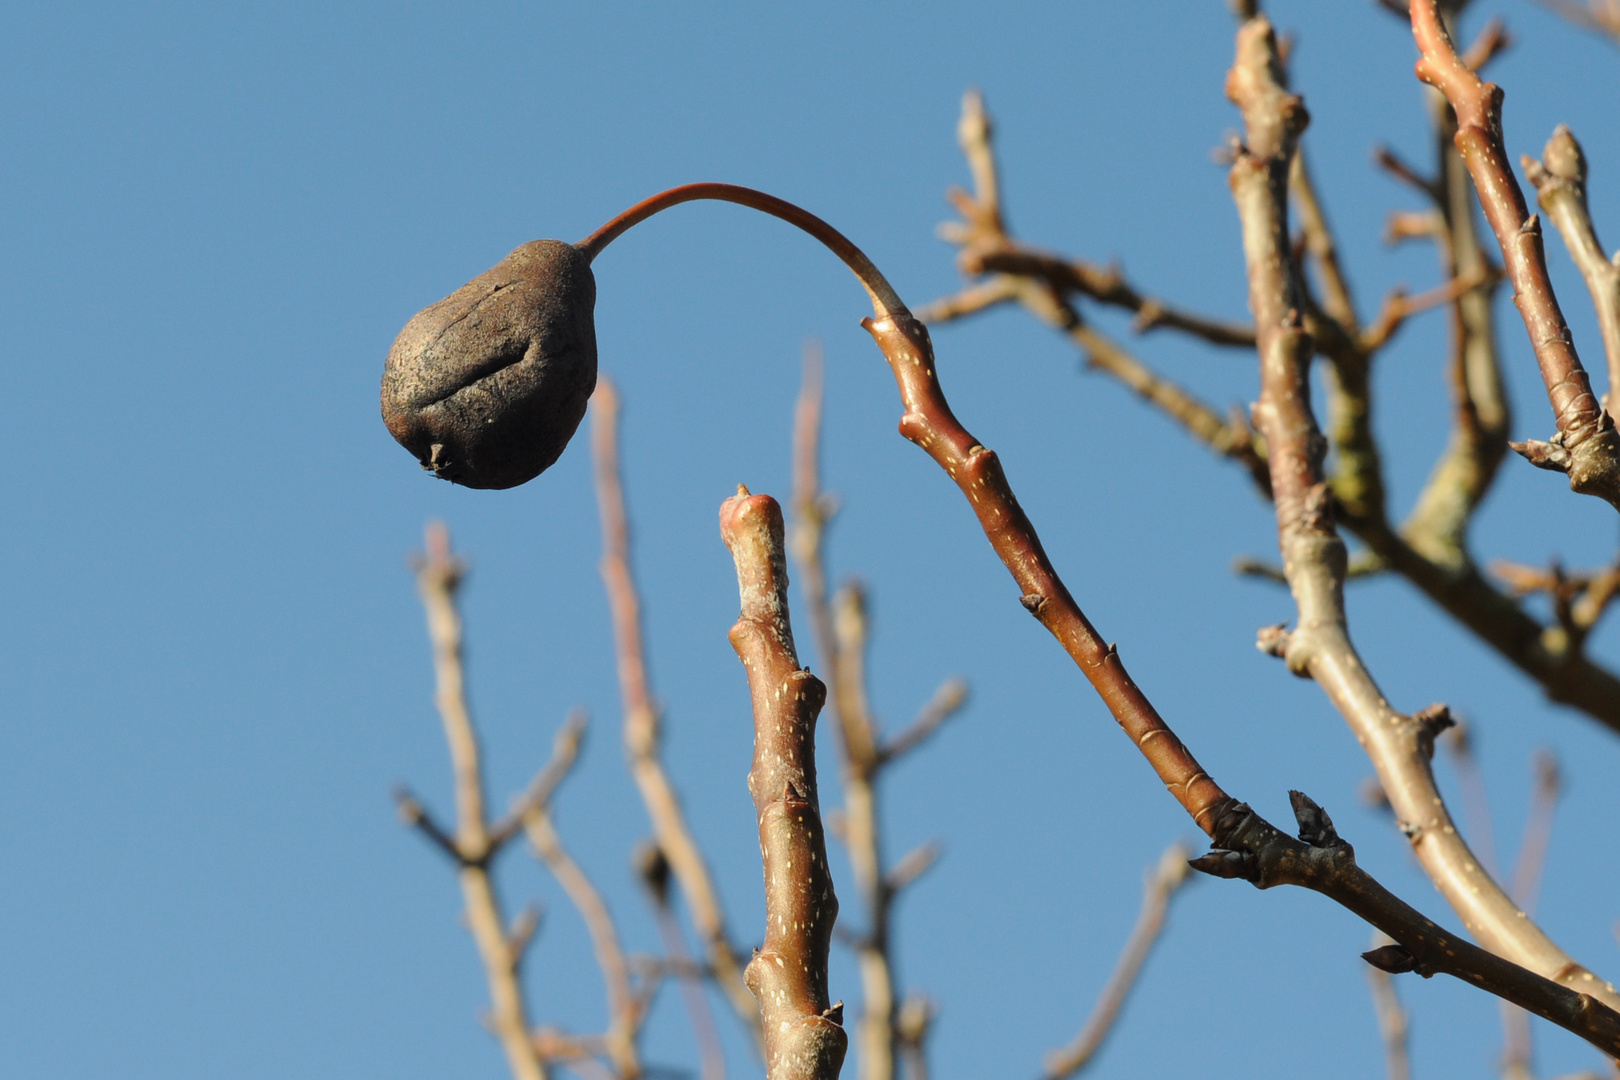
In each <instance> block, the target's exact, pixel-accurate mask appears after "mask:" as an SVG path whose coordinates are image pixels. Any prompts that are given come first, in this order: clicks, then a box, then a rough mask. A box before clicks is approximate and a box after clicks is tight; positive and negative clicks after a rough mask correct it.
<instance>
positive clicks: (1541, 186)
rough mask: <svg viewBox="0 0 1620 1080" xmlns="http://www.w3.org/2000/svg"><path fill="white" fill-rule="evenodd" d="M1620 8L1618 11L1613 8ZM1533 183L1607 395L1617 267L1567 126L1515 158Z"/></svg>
mask: <svg viewBox="0 0 1620 1080" xmlns="http://www.w3.org/2000/svg"><path fill="white" fill-rule="evenodd" d="M1617 10H1620V8H1617ZM1520 161H1521V163H1522V164H1523V166H1524V171H1525V175H1526V176H1528V177H1529V178H1530V183H1532V184H1533V185H1535V189H1536V202H1537V203H1538V204H1539V205H1540V206H1541V209H1542V210H1543V211H1545V212H1546V214H1547V216H1548V217H1549V218H1551V219H1552V223H1553V225H1554V226H1556V227H1557V229H1558V234H1559V235H1560V236H1562V237H1563V238H1564V246H1565V247H1566V248H1568V249H1569V254H1570V257H1571V258H1573V259H1574V260H1575V265H1576V266H1577V267H1578V268H1579V269H1580V271H1581V277H1582V278H1583V279H1584V280H1585V281H1586V288H1587V290H1588V291H1589V292H1590V293H1591V294H1592V306H1593V307H1595V308H1596V309H1597V317H1598V328H1599V330H1600V331H1601V332H1602V335H1603V351H1604V353H1605V354H1606V355H1607V357H1608V360H1609V396H1610V397H1612V396H1614V393H1615V389H1616V388H1617V387H1620V266H1616V265H1615V264H1614V263H1613V262H1611V261H1610V260H1609V258H1608V256H1606V255H1605V254H1604V253H1603V245H1602V244H1600V243H1599V242H1598V238H1597V229H1596V228H1595V227H1594V226H1593V224H1592V213H1591V211H1590V210H1589V209H1588V208H1587V205H1586V155H1585V154H1584V153H1582V151H1581V144H1580V143H1578V142H1576V141H1575V136H1574V135H1572V134H1571V133H1570V130H1569V128H1567V127H1565V126H1564V125H1562V124H1559V125H1558V127H1557V129H1555V130H1554V131H1553V134H1552V138H1551V139H1549V140H1547V148H1546V149H1545V150H1543V151H1542V154H1541V160H1540V161H1536V160H1535V159H1533V158H1531V157H1529V156H1526V157H1523V158H1521V159H1520Z"/></svg>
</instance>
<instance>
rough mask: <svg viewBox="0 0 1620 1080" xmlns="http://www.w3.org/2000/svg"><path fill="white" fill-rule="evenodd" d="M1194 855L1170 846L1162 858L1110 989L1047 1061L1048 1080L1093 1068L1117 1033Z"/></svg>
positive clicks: (1146, 888) (1179, 845)
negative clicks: (1077, 1031)
mask: <svg viewBox="0 0 1620 1080" xmlns="http://www.w3.org/2000/svg"><path fill="white" fill-rule="evenodd" d="M1191 855H1192V852H1191V851H1189V850H1187V846H1186V845H1185V844H1182V843H1179V842H1178V843H1175V844H1171V845H1170V847H1169V848H1168V849H1166V851H1165V853H1164V854H1163V855H1162V856H1161V857H1160V858H1159V863H1158V865H1157V866H1156V867H1154V868H1153V870H1152V871H1151V872H1150V873H1149V874H1148V876H1147V881H1146V883H1145V886H1144V888H1143V895H1142V912H1141V914H1140V915H1138V916H1137V919H1136V926H1135V928H1134V929H1132V930H1131V936H1130V937H1129V938H1128V939H1127V940H1126V942H1125V950H1124V952H1122V953H1121V954H1120V957H1119V963H1117V964H1115V965H1114V973H1113V974H1112V975H1110V976H1109V977H1108V983H1107V985H1105V986H1104V987H1103V991H1102V994H1101V996H1100V997H1098V999H1097V1004H1096V1005H1095V1006H1094V1007H1093V1008H1092V1011H1091V1016H1090V1017H1088V1018H1087V1020H1086V1023H1085V1026H1084V1027H1082V1028H1081V1029H1080V1034H1079V1035H1077V1036H1075V1039H1074V1041H1073V1042H1071V1043H1070V1044H1069V1045H1068V1046H1065V1047H1064V1048H1063V1049H1061V1050H1056V1051H1053V1052H1052V1053H1051V1054H1048V1055H1047V1057H1046V1074H1045V1075H1046V1078H1047V1080H1066V1078H1067V1077H1070V1076H1073V1075H1074V1074H1075V1073H1078V1072H1080V1071H1081V1070H1082V1069H1084V1068H1085V1067H1086V1066H1087V1065H1089V1064H1090V1063H1091V1060H1092V1058H1094V1057H1095V1056H1096V1054H1097V1051H1098V1050H1100V1049H1102V1044H1103V1040H1104V1039H1106V1038H1107V1037H1108V1033H1109V1032H1110V1031H1112V1030H1113V1029H1114V1022H1115V1021H1116V1020H1117V1019H1118V1018H1119V1012H1120V1009H1121V1008H1123V1007H1124V1005H1125V999H1126V998H1127V997H1129V996H1130V993H1131V989H1132V988H1133V987H1134V986H1135V985H1136V979H1137V976H1138V975H1140V974H1141V972H1142V965H1143V964H1144V963H1145V962H1146V961H1147V958H1148V954H1149V953H1151V952H1152V951H1153V946H1154V944H1155V943H1156V942H1157V941H1158V940H1159V934H1160V932H1161V931H1162V930H1163V929H1164V917H1165V915H1166V913H1168V912H1169V910H1170V900H1171V898H1172V897H1173V896H1175V894H1176V892H1177V891H1178V890H1179V889H1180V888H1181V886H1182V885H1184V884H1185V883H1186V881H1187V877H1188V874H1187V871H1188V865H1187V861H1188V859H1189V858H1190V857H1191Z"/></svg>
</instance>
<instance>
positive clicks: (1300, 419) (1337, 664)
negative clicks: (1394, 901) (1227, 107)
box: [1227, 18, 1620, 1008]
mask: <svg viewBox="0 0 1620 1080" xmlns="http://www.w3.org/2000/svg"><path fill="white" fill-rule="evenodd" d="M1276 67H1277V57H1276V43H1275V38H1274V37H1273V35H1272V32H1271V26H1270V24H1269V23H1268V22H1266V21H1265V20H1264V19H1263V18H1262V19H1255V20H1252V21H1251V22H1250V23H1249V24H1248V25H1247V26H1245V27H1244V28H1243V29H1242V30H1241V31H1239V34H1238V46H1237V59H1236V61H1235V63H1234V65H1233V67H1232V70H1231V73H1230V74H1229V75H1228V77H1227V96H1228V97H1230V98H1231V99H1232V100H1233V101H1234V102H1235V103H1236V104H1237V105H1238V106H1239V107H1240V108H1241V109H1242V111H1243V118H1244V124H1245V128H1246V131H1247V146H1245V147H1244V148H1242V150H1241V151H1240V152H1239V154H1238V155H1237V159H1236V161H1235V162H1234V163H1233V166H1232V174H1231V183H1232V191H1233V197H1234V199H1235V201H1236V203H1237V207H1238V212H1239V216H1240V218H1241V219H1242V222H1243V246H1244V253H1245V256H1246V261H1247V264H1248V268H1249V303H1250V307H1251V309H1252V310H1253V311H1254V313H1255V325H1256V326H1257V327H1259V331H1260V345H1259V353H1260V385H1261V390H1260V402H1259V404H1258V406H1257V407H1256V409H1255V419H1256V425H1257V426H1258V427H1259V428H1260V430H1261V432H1262V434H1264V436H1265V438H1266V445H1267V447H1268V448H1269V451H1270V459H1269V460H1270V465H1271V477H1272V490H1273V493H1274V501H1275V503H1276V508H1277V531H1278V545H1279V548H1280V549H1281V551H1282V554H1283V564H1284V566H1285V568H1286V569H1287V572H1288V579H1289V585H1290V587H1291V589H1292V590H1293V593H1294V600H1295V604H1296V606H1297V608H1298V615H1299V620H1298V628H1297V629H1295V630H1294V631H1293V632H1292V633H1291V634H1289V635H1288V638H1287V645H1286V648H1285V649H1284V650H1283V657H1284V659H1285V660H1286V662H1287V664H1288V667H1289V670H1290V671H1292V672H1294V673H1295V674H1299V675H1308V676H1309V677H1311V678H1313V679H1314V680H1315V681H1316V682H1317V684H1318V685H1319V686H1321V687H1322V689H1323V691H1324V692H1325V693H1326V694H1327V695H1328V698H1329V699H1330V700H1331V701H1332V702H1333V704H1334V706H1335V707H1336V708H1337V709H1338V710H1339V712H1340V714H1341V715H1342V716H1343V717H1344V718H1345V720H1346V722H1347V723H1348V724H1349V725H1350V727H1351V729H1352V731H1354V732H1355V734H1356V736H1357V739H1358V740H1359V741H1360V742H1361V744H1362V746H1363V748H1364V749H1365V750H1366V751H1367V754H1368V756H1369V757H1370V758H1371V759H1372V762H1373V765H1374V767H1375V768H1376V769H1377V771H1378V776H1379V780H1380V781H1381V782H1382V783H1383V785H1384V790H1385V791H1386V792H1388V793H1389V797H1390V803H1391V805H1392V806H1393V807H1394V808H1395V812H1396V815H1397V816H1398V817H1399V818H1400V820H1401V821H1402V822H1404V828H1405V829H1406V830H1407V834H1408V837H1409V838H1410V839H1411V842H1412V845H1413V848H1414V850H1415V852H1416V854H1417V857H1418V861H1419V863H1420V864H1421V865H1422V866H1423V869H1424V871H1425V872H1426V873H1427V874H1428V875H1429V877H1430V879H1431V880H1432V881H1434V883H1435V885H1436V886H1437V887H1438V888H1439V890H1440V892H1441V894H1442V895H1443V896H1445V898H1446V900H1447V901H1448V902H1449V903H1450V904H1451V906H1452V908H1453V909H1454V910H1455V911H1456V912H1457V913H1458V915H1459V916H1461V918H1462V920H1463V923H1464V925H1465V926H1466V927H1467V928H1468V930H1469V931H1470V932H1471V933H1472V934H1474V936H1475V937H1476V938H1477V939H1478V940H1479V941H1480V942H1481V943H1482V944H1484V945H1485V947H1486V948H1489V949H1491V950H1493V951H1495V952H1497V953H1498V954H1500V955H1502V956H1504V957H1507V958H1509V959H1511V960H1512V961H1514V962H1515V963H1518V964H1522V965H1523V966H1524V967H1526V968H1529V969H1530V970H1532V971H1535V972H1537V973H1539V974H1541V975H1542V976H1544V977H1546V978H1551V979H1556V980H1558V981H1559V982H1561V983H1565V984H1567V985H1571V986H1576V987H1579V988H1580V989H1581V990H1582V991H1585V992H1587V993H1589V994H1591V995H1593V996H1594V997H1596V998H1598V999H1601V1000H1602V1001H1603V1002H1604V1003H1605V1004H1607V1005H1609V1006H1610V1007H1611V1008H1612V1007H1614V1006H1616V1005H1620V994H1616V993H1615V991H1614V989H1613V988H1612V987H1610V986H1609V985H1608V984H1606V983H1603V982H1602V981H1601V980H1599V979H1597V978H1596V977H1595V976H1594V975H1592V973H1591V972H1589V971H1587V970H1586V969H1585V968H1583V967H1581V966H1580V965H1579V964H1577V963H1576V962H1575V961H1574V960H1572V959H1571V958H1570V957H1569V955H1568V954H1567V953H1565V952H1564V951H1563V950H1562V949H1560V948H1558V946H1557V945H1555V944H1554V943H1553V942H1552V941H1551V940H1550V939H1549V938H1548V937H1547V936H1546V935H1545V934H1544V933H1543V932H1542V931H1541V929H1540V928H1539V927H1537V926H1536V925H1535V923H1533V922H1532V921H1531V920H1530V919H1528V918H1526V917H1525V916H1524V913H1523V912H1521V911H1520V910H1519V908H1518V905H1516V904H1514V903H1513V901H1512V900H1511V899H1510V898H1509V897H1508V896H1507V894H1506V893H1504V892H1503V891H1502V889H1501V888H1500V887H1499V886H1498V885H1497V884H1496V883H1495V882H1494V881H1492V880H1491V878H1490V876H1489V875H1488V874H1486V873H1484V872H1483V871H1482V870H1481V868H1480V866H1479V862H1478V860H1477V859H1476V858H1475V857H1474V855H1473V854H1472V852H1470V851H1469V850H1468V846H1467V844H1466V842H1465V841H1464V840H1463V839H1462V837H1461V836H1460V835H1459V834H1458V833H1457V830H1456V828H1455V827H1454V826H1453V825H1452V823H1451V819H1450V815H1449V814H1448V813H1447V811H1446V808H1445V804H1444V802H1443V801H1442V800H1441V798H1440V794H1439V791H1438V789H1437V788H1436V786H1435V783H1434V776H1433V772H1432V770H1431V767H1430V758H1432V756H1433V737H1434V733H1435V731H1436V730H1438V729H1439V727H1440V726H1441V724H1442V713H1440V712H1438V711H1433V710H1431V711H1429V712H1427V713H1419V714H1417V715H1413V716H1403V715H1401V714H1399V713H1397V712H1395V710H1394V709H1393V708H1392V707H1391V706H1390V704H1389V702H1388V701H1387V700H1386V699H1385V697H1384V695H1383V693H1382V691H1380V690H1379V688H1378V686H1377V684H1376V683H1375V682H1374V681H1373V679H1372V676H1371V675H1370V674H1369V672H1368V669H1367V665H1366V664H1365V662H1364V661H1363V660H1362V659H1361V657H1360V656H1359V655H1358V654H1357V652H1356V649H1355V646H1354V645H1352V644H1351V642H1350V637H1349V633H1348V629H1347V620H1346V616H1345V610H1344V572H1345V564H1346V561H1347V557H1346V552H1345V546H1344V541H1343V540H1342V539H1341V538H1340V537H1339V535H1338V531H1337V529H1336V528H1335V525H1334V520H1333V506H1332V501H1331V500H1330V498H1329V496H1328V489H1327V485H1326V483H1325V481H1324V479H1323V473H1322V451H1323V440H1322V437H1321V435H1320V433H1319V432H1318V430H1317V427H1316V420H1315V417H1314V416H1313V415H1312V413H1311V411H1310V385H1309V378H1308V372H1309V364H1310V359H1311V354H1312V351H1313V346H1312V343H1311V341H1310V338H1309V335H1308V334H1306V333H1305V331H1304V329H1303V327H1302V325H1301V318H1300V314H1299V312H1300V304H1299V300H1298V298H1297V295H1296V293H1295V279H1294V276H1293V275H1292V274H1291V273H1290V272H1289V269H1288V268H1289V260H1290V252H1289V248H1288V242H1287V236H1288V233H1287V217H1286V215H1287V176H1288V161H1289V157H1290V156H1291V154H1292V152H1293V149H1294V146H1295V144H1296V142H1297V140H1298V137H1299V134H1300V132H1302V131H1303V130H1304V127H1305V124H1306V123H1307V121H1308V117H1307V114H1306V113H1305V108H1304V104H1303V103H1302V102H1301V101H1300V99H1299V98H1298V97H1295V96H1293V95H1291V94H1288V93H1287V92H1286V91H1285V90H1283V88H1282V87H1281V85H1280V81H1279V80H1278V79H1277V77H1276ZM1469 77H1470V78H1472V75H1470V76H1469ZM1444 720H1445V721H1446V722H1449V717H1444ZM1396 936H1397V937H1398V935H1396ZM1402 940H1403V941H1404V939H1402Z"/></svg>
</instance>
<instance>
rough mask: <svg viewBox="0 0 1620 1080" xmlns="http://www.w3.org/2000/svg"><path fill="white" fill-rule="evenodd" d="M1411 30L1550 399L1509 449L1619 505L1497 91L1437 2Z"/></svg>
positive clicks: (1617, 455)
mask: <svg viewBox="0 0 1620 1080" xmlns="http://www.w3.org/2000/svg"><path fill="white" fill-rule="evenodd" d="M1412 33H1413V36H1414V37H1415V38H1416V39H1417V43H1418V49H1419V51H1420V52H1421V53H1422V58H1421V59H1420V60H1419V61H1418V65H1417V75H1418V78H1420V79H1422V80H1423V81H1424V82H1427V83H1429V84H1430V85H1432V86H1434V87H1436V88H1437V89H1439V90H1440V92H1441V93H1443V94H1445V96H1446V100H1447V101H1449V102H1450V103H1451V107H1452V109H1453V110H1454V111H1455V112H1456V114H1457V137H1456V142H1457V148H1458V150H1459V151H1461V152H1462V156H1463V161H1464V162H1465V163H1466V164H1467V165H1468V171H1469V173H1470V174H1471V175H1472V176H1473V179H1474V186H1475V188H1476V189H1477V190H1478V191H1479V193H1480V205H1481V206H1482V207H1483V209H1484V211H1485V217H1486V219H1487V220H1488V221H1489V222H1490V224H1491V228H1492V230H1493V231H1494V232H1495V233H1496V238H1497V241H1498V242H1499V243H1500V244H1501V247H1502V258H1503V267H1504V271H1505V273H1506V274H1507V277H1508V280H1509V281H1510V282H1511V283H1512V285H1513V290H1514V296H1515V304H1516V305H1517V307H1518V309H1519V314H1520V315H1521V316H1523V318H1524V324H1525V329H1526V331H1527V332H1528V333H1529V336H1530V345H1531V348H1532V349H1533V350H1534V351H1535V354H1536V363H1537V365H1538V366H1539V367H1540V369H1541V377H1542V381H1543V382H1544V383H1545V384H1546V387H1547V397H1548V400H1549V401H1550V402H1551V404H1552V409H1553V416H1554V419H1555V422H1556V425H1557V433H1556V434H1555V435H1554V436H1553V438H1552V440H1551V441H1549V442H1545V443H1543V442H1536V441H1530V442H1527V443H1521V444H1516V445H1515V447H1514V448H1515V449H1516V450H1518V451H1519V453H1521V454H1522V455H1524V456H1525V457H1526V458H1527V459H1528V460H1529V461H1530V462H1531V463H1532V464H1534V465H1538V466H1540V467H1543V468H1548V469H1554V470H1556V471H1560V472H1564V473H1566V474H1568V476H1569V483H1570V487H1571V488H1572V489H1573V490H1575V491H1577V492H1580V493H1582V494H1587V495H1595V496H1598V497H1599V498H1602V499H1604V500H1605V501H1607V502H1609V503H1610V504H1611V505H1613V506H1615V507H1616V508H1617V509H1620V435H1617V434H1616V432H1615V428H1614V421H1613V420H1612V419H1611V418H1610V417H1609V414H1608V413H1607V412H1605V411H1604V409H1603V407H1602V406H1601V405H1600V404H1599V403H1598V400H1597V398H1596V396H1594V395H1593V393H1592V387H1591V384H1590V381H1589V380H1588V379H1587V375H1586V369H1585V368H1584V367H1583V366H1582V365H1581V360H1580V357H1579V356H1578V355H1577V354H1576V351H1575V346H1574V343H1573V341H1572V340H1571V337H1570V332H1569V327H1568V325H1567V324H1566V323H1565V321H1564V314H1563V312H1562V311H1561V310H1560V309H1559V306H1558V298H1557V297H1556V295H1554V293H1553V288H1552V281H1551V279H1550V278H1549V277H1548V274H1547V261H1546V253H1545V251H1544V250H1543V248H1542V243H1541V225H1540V223H1539V221H1538V220H1537V218H1535V217H1534V216H1532V215H1531V214H1530V213H1529V211H1528V210H1527V209H1526V207H1525V204H1524V195H1523V193H1522V192H1521V191H1520V190H1519V184H1518V181H1516V180H1515V179H1514V177H1513V171H1512V170H1511V169H1510V168H1509V167H1508V163H1507V152H1506V150H1505V148H1504V147H1503V144H1502V91H1501V88H1500V87H1498V86H1496V84H1494V83H1484V82H1481V81H1480V79H1479V77H1478V76H1477V75H1475V74H1474V73H1473V72H1472V71H1471V70H1469V68H1468V67H1467V66H1466V65H1465V64H1463V63H1462V61H1461V60H1460V59H1458V57H1457V54H1456V52H1455V51H1454V50H1453V49H1452V45H1451V39H1450V37H1449V36H1448V35H1447V34H1446V31H1445V27H1444V26H1443V25H1442V23H1441V21H1440V14H1439V11H1438V10H1437V9H1436V6H1435V0H1413V3H1412Z"/></svg>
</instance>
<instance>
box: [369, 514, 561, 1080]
mask: <svg viewBox="0 0 1620 1080" xmlns="http://www.w3.org/2000/svg"><path fill="white" fill-rule="evenodd" d="M464 573H465V567H464V566H463V565H462V563H461V561H460V560H458V559H456V558H455V557H454V556H453V555H451V553H450V534H449V532H448V530H446V529H445V527H444V526H443V525H442V524H439V523H434V524H432V525H429V526H428V530H427V555H426V557H424V558H422V559H420V560H419V561H418V562H417V565H416V584H417V588H418V590H419V591H420V592H421V594H422V606H423V607H424V608H426V609H427V623H428V637H429V639H430V640H431V642H432V644H433V669H434V673H435V676H436V682H437V686H438V689H437V691H436V692H435V695H434V700H435V701H436V702H437V704H438V708H439V716H440V718H441V719H442V720H443V721H444V733H445V739H446V741H447V742H448V743H449V746H450V759H451V763H452V767H453V772H454V776H455V786H456V833H455V837H454V843H453V851H454V854H455V856H456V862H457V874H458V876H459V877H460V879H461V891H462V896H463V898H464V900H465V902H466V905H467V926H468V928H469V929H470V930H471V931H472V936H473V941H474V943H475V944H476V945H477V946H478V955H479V957H480V958H481V959H482V960H483V962H484V973H485V975H486V977H487V980H488V982H489V996H490V1004H491V1009H490V1024H491V1027H492V1028H493V1029H494V1031H495V1036H496V1038H497V1039H499V1040H500V1043H501V1047H502V1049H504V1050H505V1051H506V1061H507V1064H508V1065H509V1066H510V1067H511V1069H512V1075H513V1076H514V1077H516V1078H517V1080H546V1068H545V1064H544V1063H543V1061H542V1058H541V1055H540V1054H539V1053H538V1052H537V1051H536V1049H535V1046H534V1043H533V1041H532V1040H531V1039H530V1036H529V1019H528V1007H527V1005H526V1003H525V1002H524V997H523V987H522V984H521V983H520V982H519V981H518V975H517V972H518V963H519V960H520V958H521V955H522V950H521V949H514V948H513V942H512V940H511V939H509V938H508V936H507V931H506V919H505V918H504V917H503V916H502V915H501V905H500V899H499V897H498V896H497V894H496V891H495V883H494V881H492V880H491V878H490V873H489V866H488V862H489V858H490V857H491V855H493V854H494V851H493V850H492V848H491V846H490V841H489V832H488V826H487V824H486V822H485V819H484V780H483V772H482V768H481V765H480V762H479V754H478V734H477V732H476V731H475V730H474V728H473V723H472V716H471V714H470V712H469V711H468V709H467V691H466V683H465V678H464V675H463V667H462V660H461V615H460V613H459V612H457V610H456V590H457V589H458V588H459V587H460V585H461V580H462V576H463V574H464ZM409 805H411V806H414V805H415V802H414V800H410V801H409ZM406 806H407V801H406V800H405V799H402V800H401V810H402V813H403V812H404V811H405V807H406ZM417 814H418V816H417V820H416V824H417V825H418V827H419V828H422V829H423V830H424V832H427V833H428V835H429V836H430V837H433V838H434V839H435V841H436V842H438V843H439V844H440V846H441V847H444V846H446V845H445V843H444V840H445V839H448V838H447V837H445V836H444V834H443V833H442V832H439V831H438V830H437V829H433V830H432V831H429V830H428V826H427V825H426V823H427V822H429V821H430V819H429V818H428V817H427V816H426V814H425V813H424V812H421V811H420V810H419V809H418V811H417ZM435 834H437V835H435ZM447 850H448V849H447Z"/></svg>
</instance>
